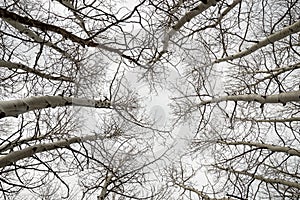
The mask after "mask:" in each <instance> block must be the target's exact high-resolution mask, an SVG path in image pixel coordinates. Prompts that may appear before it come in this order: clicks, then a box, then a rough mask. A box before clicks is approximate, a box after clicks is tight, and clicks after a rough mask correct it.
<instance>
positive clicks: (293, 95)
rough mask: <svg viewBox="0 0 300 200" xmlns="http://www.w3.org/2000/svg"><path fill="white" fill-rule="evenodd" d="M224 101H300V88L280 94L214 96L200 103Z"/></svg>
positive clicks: (284, 102)
mask: <svg viewBox="0 0 300 200" xmlns="http://www.w3.org/2000/svg"><path fill="white" fill-rule="evenodd" d="M223 101H246V102H250V101H255V102H259V103H261V104H265V103H282V104H286V103H288V102H293V101H294V102H297V101H300V90H298V91H292V92H283V93H279V94H273V95H268V96H263V95H258V94H245V95H230V96H222V97H218V98H213V99H211V100H206V101H202V102H201V103H200V104H199V105H200V106H201V105H207V104H211V103H219V102H223Z"/></svg>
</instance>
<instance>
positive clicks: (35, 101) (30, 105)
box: [0, 96, 111, 119]
mask: <svg viewBox="0 0 300 200" xmlns="http://www.w3.org/2000/svg"><path fill="white" fill-rule="evenodd" d="M64 106H82V107H93V108H110V106H111V104H110V102H109V101H102V100H93V99H82V98H73V97H62V96H34V97H29V98H25V99H17V100H10V101H0V119H1V118H4V117H9V116H11V117H18V115H20V114H23V113H26V112H29V111H33V110H38V109H44V108H49V107H51V108H55V107H64Z"/></svg>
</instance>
